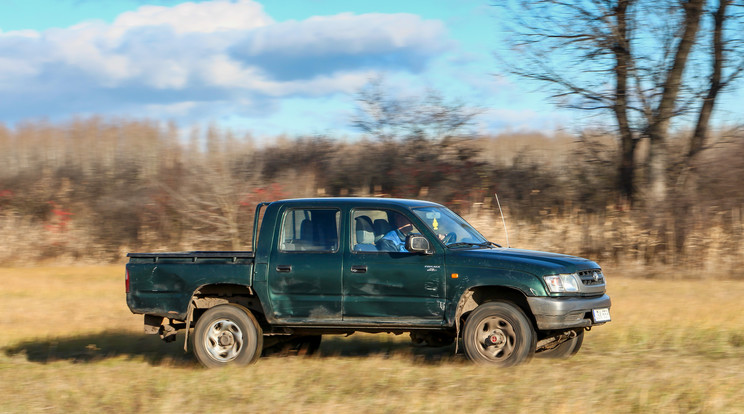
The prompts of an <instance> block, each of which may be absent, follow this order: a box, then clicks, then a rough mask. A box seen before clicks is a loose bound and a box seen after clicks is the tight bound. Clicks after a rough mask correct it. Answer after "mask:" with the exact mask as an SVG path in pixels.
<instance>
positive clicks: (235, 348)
mask: <svg viewBox="0 0 744 414" xmlns="http://www.w3.org/2000/svg"><path fill="white" fill-rule="evenodd" d="M262 347H263V333H262V331H261V326H260V325H259V324H258V321H257V320H256V318H255V317H254V316H253V314H252V313H251V312H250V311H249V310H248V309H246V308H244V307H242V306H240V305H235V304H228V305H219V306H215V307H213V308H211V309H209V310H208V311H206V312H204V315H202V316H201V317H200V318H199V320H198V321H197V322H196V326H195V328H194V355H196V359H198V360H199V362H201V363H202V365H204V366H205V367H208V368H217V367H223V366H226V365H248V364H252V363H254V362H256V360H257V359H258V357H259V356H260V355H261V349H262Z"/></svg>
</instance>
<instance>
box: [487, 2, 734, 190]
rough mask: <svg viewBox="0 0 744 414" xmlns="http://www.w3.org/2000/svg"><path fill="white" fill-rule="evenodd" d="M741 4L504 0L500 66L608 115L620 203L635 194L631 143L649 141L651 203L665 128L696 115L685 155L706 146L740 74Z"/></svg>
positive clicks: (573, 104)
mask: <svg viewBox="0 0 744 414" xmlns="http://www.w3.org/2000/svg"><path fill="white" fill-rule="evenodd" d="M739 6H741V5H740V4H736V3H735V2H734V1H733V0H721V1H706V0H661V1H645V0H579V1H564V0H541V1H534V0H515V1H513V2H505V3H503V4H501V6H500V7H501V8H502V10H504V11H505V12H506V13H505V15H504V20H505V21H509V22H511V23H510V24H507V25H508V26H509V29H510V30H509V32H511V33H513V35H512V37H511V38H510V39H509V44H510V45H511V46H512V47H513V51H512V53H514V52H516V53H517V54H518V56H519V58H518V59H515V58H511V59H509V60H508V62H505V67H506V69H507V70H508V71H509V72H510V73H512V74H516V75H518V76H520V77H523V78H527V79H531V80H536V81H538V82H539V83H540V84H542V85H546V86H548V87H549V88H550V89H551V91H552V94H553V97H554V98H556V99H557V102H558V104H559V105H561V106H564V107H568V108H575V109H582V110H589V111H604V112H606V113H610V114H612V116H613V117H614V119H615V124H616V125H615V127H616V129H617V133H618V136H619V139H620V151H619V154H620V160H619V162H618V166H619V171H618V177H619V178H618V189H619V190H620V193H621V194H622V195H623V196H624V197H625V198H626V199H627V200H628V201H632V200H633V196H634V195H635V188H636V183H635V181H636V180H635V177H634V175H635V171H636V165H635V161H634V160H635V155H636V149H637V144H638V142H639V140H641V139H644V138H645V139H648V140H649V144H650V145H649V154H648V166H649V170H648V174H647V177H648V181H647V186H646V190H647V194H648V195H649V196H650V203H651V204H652V205H658V204H660V203H661V202H662V201H663V200H664V199H665V197H666V192H667V184H666V175H667V174H666V173H667V168H668V154H667V149H666V145H667V136H668V135H669V130H670V126H671V125H672V124H673V123H674V125H684V123H685V122H689V119H690V118H695V119H696V120H697V121H696V124H695V125H696V126H695V128H694V129H695V132H694V133H693V134H692V136H691V138H690V150H689V151H688V157H693V156H694V155H695V154H696V153H697V152H699V151H700V150H701V149H702V148H703V147H704V143H705V137H706V135H707V133H708V129H709V125H710V122H711V115H712V113H713V110H714V105H715V102H716V100H717V99H718V98H719V96H720V93H721V92H722V91H723V90H724V89H726V88H728V87H730V86H731V84H732V82H733V81H734V80H735V79H737V78H738V77H739V75H740V73H741V70H742V64H743V62H744V60H742V54H741V52H740V51H739V52H737V49H736V45H737V44H738V43H740V42H741V40H742V37H741V36H742V35H741V33H742V30H741V28H742V27H741V25H742V21H741V19H740V17H739V16H738V15H737V14H736V10H734V8H738V7H739ZM709 18H710V19H709ZM708 39H710V40H708ZM707 62H709V63H710V64H709V65H708V67H709V68H710V69H705V67H706V65H705V63H707ZM691 67H692V68H693V69H691ZM700 68H702V69H700ZM694 69H697V70H694ZM701 71H705V72H708V73H709V74H708V75H703V76H701ZM723 72H726V75H723ZM700 79H708V80H709V81H708V82H700ZM701 98H702V99H701ZM695 114H697V116H695ZM690 129H692V128H690Z"/></svg>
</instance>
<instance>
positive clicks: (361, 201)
mask: <svg viewBox="0 0 744 414" xmlns="http://www.w3.org/2000/svg"><path fill="white" fill-rule="evenodd" d="M274 203H276V204H285V205H296V206H300V205H302V206H308V207H311V206H328V205H332V206H339V207H340V206H347V207H348V206H353V207H404V208H413V207H441V204H437V203H433V202H431V201H423V200H410V199H401V198H381V197H316V198H292V199H286V200H277V201H274V202H273V203H272V204H274Z"/></svg>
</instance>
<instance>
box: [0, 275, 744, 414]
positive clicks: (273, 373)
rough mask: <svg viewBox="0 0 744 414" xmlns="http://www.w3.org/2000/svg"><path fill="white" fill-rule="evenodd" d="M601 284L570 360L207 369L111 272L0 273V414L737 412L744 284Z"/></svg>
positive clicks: (435, 355)
mask: <svg viewBox="0 0 744 414" xmlns="http://www.w3.org/2000/svg"><path fill="white" fill-rule="evenodd" d="M609 278H610V279H609V283H610V285H609V292H610V295H611V296H612V299H613V308H612V316H613V322H612V323H610V324H608V325H606V326H603V327H599V328H596V329H594V330H593V331H592V332H589V333H588V334H587V337H586V341H585V343H584V348H583V349H582V351H581V352H580V353H579V354H578V355H577V356H576V357H575V358H573V359H570V360H567V361H551V360H541V359H536V360H533V361H532V362H531V363H530V364H528V365H523V366H519V367H516V368H513V369H507V370H496V369H492V368H483V367H478V366H474V365H472V364H470V363H469V362H467V361H466V360H465V359H464V358H463V357H462V356H461V355H457V356H454V355H452V348H451V347H449V348H443V349H421V348H412V347H409V346H408V341H407V337H404V336H400V337H395V336H392V335H354V336H352V337H350V338H340V337H328V338H327V339H325V340H324V343H323V345H322V346H321V352H320V355H319V356H318V357H314V358H298V357H287V358H278V357H277V358H262V359H261V360H259V363H258V364H257V365H255V366H251V367H247V368H231V369H226V370H221V371H210V370H205V369H202V368H200V367H199V366H198V364H197V363H196V362H195V361H194V360H193V358H192V357H191V355H190V354H187V355H184V354H183V352H182V350H181V345H182V343H181V341H179V342H177V343H175V344H164V343H162V342H160V340H159V339H157V338H156V337H153V336H146V335H144V334H142V333H141V324H142V319H141V317H140V316H135V315H132V314H130V313H129V311H128V309H127V308H126V305H125V303H124V293H123V269H122V267H121V266H107V267H59V268H57V267H48V268H13V269H8V268H6V269H0V283H1V285H0V286H2V288H0V314H2V315H3V317H2V319H0V338H2V339H0V348H2V350H1V351H0V395H3V398H2V399H0V412H3V413H5V412H10V413H21V412H23V413H26V412H59V413H62V412H103V411H112V412H113V411H115V412H148V413H152V412H154V413H161V412H162V413H171V412H184V413H190V412H213V411H220V410H228V411H230V412H248V411H256V410H267V411H271V412H276V411H281V412H318V411H325V412H354V413H379V412H475V413H478V412H493V411H494V410H497V411H500V412H524V413H532V412H545V411H550V412H553V413H596V412H618V413H619V412H623V413H625V412H644V413H645V412H661V413H687V412H706V413H727V412H728V413H735V412H742V411H744V370H742V369H741V367H742V363H743V362H744V333H742V331H741V326H743V325H744V313H742V312H741V305H740V298H741V297H742V295H744V282H740V281H723V282H718V281H713V280H706V281H699V280H698V281H691V280H672V279H666V280H658V279H655V280H654V279H651V280H648V279H630V278H620V277H613V275H612V274H610V275H609ZM179 339H181V338H179Z"/></svg>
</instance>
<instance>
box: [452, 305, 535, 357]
mask: <svg viewBox="0 0 744 414" xmlns="http://www.w3.org/2000/svg"><path fill="white" fill-rule="evenodd" d="M535 341H536V339H535V332H534V330H533V328H532V324H531V323H530V321H529V319H527V316H526V315H525V314H524V312H522V310H521V309H520V308H519V307H517V306H515V305H513V304H512V303H510V302H487V303H484V304H482V305H480V306H478V307H477V308H475V310H474V311H473V312H472V313H471V314H470V316H468V319H467V320H466V321H465V329H464V331H463V346H464V348H465V354H466V355H467V356H468V358H469V359H470V360H472V361H474V362H476V363H479V364H486V365H497V366H500V367H509V366H512V365H516V364H520V363H522V362H525V361H527V360H529V359H530V358H532V355H533V354H534V353H535Z"/></svg>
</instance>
